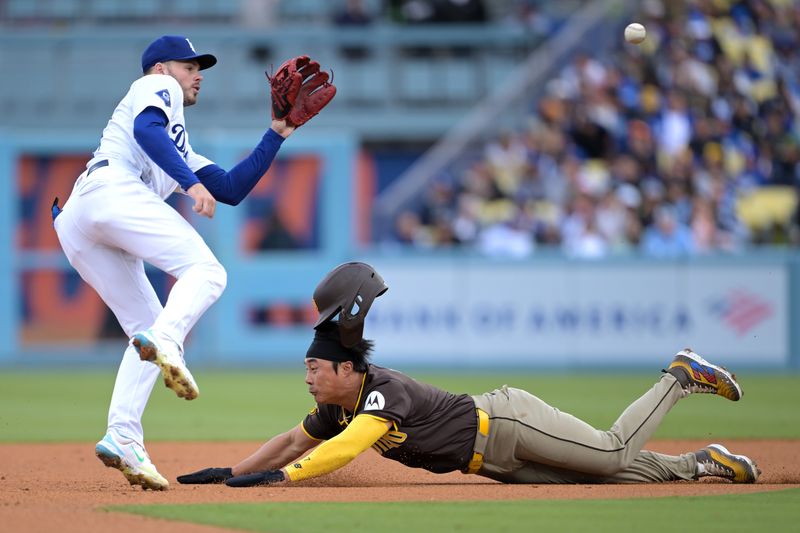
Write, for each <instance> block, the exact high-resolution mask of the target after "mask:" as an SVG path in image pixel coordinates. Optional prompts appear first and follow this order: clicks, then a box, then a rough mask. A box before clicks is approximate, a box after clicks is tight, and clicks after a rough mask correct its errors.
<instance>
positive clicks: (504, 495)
mask: <svg viewBox="0 0 800 533" xmlns="http://www.w3.org/2000/svg"><path fill="white" fill-rule="evenodd" d="M705 444H708V443H707V442H698V441H655V442H651V443H650V445H649V446H647V449H650V450H654V451H660V452H665V453H680V452H684V451H688V450H696V449H698V448H701V447H702V446H704V445H705ZM724 444H726V446H728V448H729V449H730V450H731V451H733V452H735V453H741V454H745V455H749V456H750V457H753V458H754V459H755V460H756V461H757V462H758V464H759V466H760V467H761V469H762V470H763V475H762V477H761V479H760V480H759V482H758V483H757V484H755V485H733V484H731V483H729V482H727V481H724V480H714V479H704V480H702V481H698V482H675V483H665V484H658V485H558V486H553V485H502V484H499V483H495V482H493V481H490V480H488V479H484V478H481V477H478V476H465V475H463V474H460V473H452V474H445V475H435V474H431V473H428V472H425V471H423V470H412V469H409V468H406V467H404V466H402V465H400V464H398V463H396V462H393V461H388V460H385V459H382V458H381V457H380V456H378V455H377V454H375V453H372V452H369V453H366V454H363V455H362V456H361V457H359V458H358V459H357V460H356V461H354V462H353V463H352V464H350V465H348V466H347V467H346V468H344V469H342V470H340V471H338V472H335V473H333V474H331V475H330V476H327V477H324V478H321V479H316V480H310V481H307V482H305V483H302V484H297V485H293V486H283V487H272V488H268V487H263V488H250V489H231V488H228V487H225V486H181V485H178V484H177V482H175V477H176V476H177V475H178V474H182V473H187V472H191V471H193V470H197V469H200V468H203V467H207V466H226V465H231V464H233V463H235V462H236V461H237V460H239V459H241V458H242V457H244V456H246V455H248V454H250V453H252V452H253V451H254V450H255V449H256V448H257V447H258V443H254V442H245V443H242V442H235V443H152V444H150V445H148V451H149V452H150V454H151V456H152V457H153V459H154V461H155V463H156V464H157V465H158V468H159V470H160V471H161V473H162V474H163V475H164V476H166V477H167V479H169V480H170V483H171V487H170V490H169V491H167V492H157V493H153V492H144V491H142V490H141V489H139V488H138V487H137V488H133V487H130V486H129V485H128V484H127V482H126V481H125V480H124V478H123V477H122V475H121V474H120V473H119V472H117V471H116V470H112V469H109V468H105V467H103V466H102V464H101V463H100V462H99V461H98V460H97V459H96V458H95V457H94V446H93V443H86V444H12V445H0V524H2V528H3V529H4V530H6V531H15V532H29V531H59V532H60V533H67V532H72V531H76V532H77V531H81V532H88V531H104V532H107V531H112V530H114V531H132V530H134V529H135V530H136V531H137V532H138V533H149V532H158V533H163V531H164V529H163V527H164V523H163V522H162V521H159V520H155V519H149V518H145V517H137V516H131V515H126V514H120V513H108V512H104V511H102V509H101V508H102V507H104V506H107V505H126V504H134V503H136V504H148V503H204V502H215V503H219V502H258V501H398V500H415V501H434V500H468V499H469V500H504V499H516V500H519V499H551V498H561V499H573V498H574V499H577V498H631V497H657V496H673V495H680V496H691V495H707V494H728V493H747V492H757V491H767V490H776V489H783V488H788V487H800V441H797V440H793V441H774V440H773V441H766V440H764V441H757V440H752V441H730V442H725V443H724ZM376 488H380V489H381V490H376ZM169 531H170V532H173V531H175V532H180V533H188V532H200V531H206V532H208V531H222V530H220V529H218V528H211V527H206V526H196V525H192V524H179V523H175V522H172V523H170V525H169Z"/></svg>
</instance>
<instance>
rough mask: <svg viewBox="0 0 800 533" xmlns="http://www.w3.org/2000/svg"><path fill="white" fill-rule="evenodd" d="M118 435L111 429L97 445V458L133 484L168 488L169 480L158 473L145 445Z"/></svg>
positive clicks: (157, 488)
mask: <svg viewBox="0 0 800 533" xmlns="http://www.w3.org/2000/svg"><path fill="white" fill-rule="evenodd" d="M117 435H118V437H115V436H114V434H113V433H112V432H111V430H109V431H108V433H106V435H105V437H103V440H101V441H100V442H98V443H97V444H96V445H95V447H94V453H95V455H97V458H98V459H100V460H101V461H102V462H103V464H104V465H106V466H107V467H109V468H116V469H117V470H119V471H120V472H122V475H123V476H125V479H127V480H128V483H130V484H131V485H133V486H135V485H139V486H141V487H142V488H143V489H144V490H147V489H150V490H167V489H168V488H169V482H168V481H167V480H166V478H164V476H162V475H161V474H159V473H158V470H156V467H155V465H154V464H153V463H152V462H151V461H150V456H149V455H147V452H146V451H145V449H144V447H143V446H141V445H140V444H138V443H136V442H134V441H133V440H131V439H128V438H126V437H125V436H123V435H120V434H117Z"/></svg>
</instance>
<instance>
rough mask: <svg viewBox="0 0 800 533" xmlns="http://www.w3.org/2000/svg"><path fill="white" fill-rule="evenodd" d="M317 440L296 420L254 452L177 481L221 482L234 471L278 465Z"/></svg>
mask: <svg viewBox="0 0 800 533" xmlns="http://www.w3.org/2000/svg"><path fill="white" fill-rule="evenodd" d="M317 444H319V441H318V440H316V439H312V438H311V437H309V436H308V435H307V434H306V432H305V431H303V427H302V424H298V425H297V426H295V427H294V428H292V429H290V430H289V431H287V432H285V433H281V434H280V435H276V436H274V437H272V438H271V439H269V440H268V441H267V442H265V443H264V444H263V445H262V446H261V448H259V449H258V450H256V452H255V453H253V455H251V456H250V457H248V458H247V459H245V460H243V461H242V462H240V463H239V464H237V465H236V466H234V467H233V468H230V467H224V468H204V469H203V470H198V471H197V472H192V473H191V474H185V475H183V476H178V483H182V484H185V485H198V484H207V483H222V482H224V481H225V480H227V479H228V478H230V477H232V476H234V475H237V476H238V475H241V474H246V473H248V472H256V471H260V470H270V469H273V468H280V467H282V466H283V465H285V464H286V463H288V462H289V461H292V460H294V459H297V458H298V457H300V456H301V455H302V454H304V453H306V452H307V451H308V450H310V449H311V448H313V447H314V446H316V445H317Z"/></svg>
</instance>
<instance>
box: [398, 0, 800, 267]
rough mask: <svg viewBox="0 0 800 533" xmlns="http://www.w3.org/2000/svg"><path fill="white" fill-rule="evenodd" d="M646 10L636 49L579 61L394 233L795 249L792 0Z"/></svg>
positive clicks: (798, 35) (708, 2)
mask: <svg viewBox="0 0 800 533" xmlns="http://www.w3.org/2000/svg"><path fill="white" fill-rule="evenodd" d="M641 6H642V12H641V13H640V14H639V15H638V18H633V17H632V18H631V20H638V21H639V22H642V23H643V24H644V25H645V26H646V28H647V32H648V34H647V39H646V40H645V42H644V43H642V44H641V45H638V46H634V45H630V44H624V43H622V42H621V43H620V46H619V47H617V48H615V49H614V50H613V53H610V54H606V55H604V56H601V57H595V56H592V55H586V54H582V55H578V56H577V57H575V58H574V60H573V61H571V62H570V64H569V65H567V66H566V67H565V68H564V69H563V70H562V71H561V72H560V74H559V75H558V76H557V78H556V79H553V80H552V81H551V82H550V83H549V84H548V85H547V88H546V91H545V92H546V94H545V96H544V97H542V98H540V99H538V100H537V101H536V102H534V103H533V107H534V109H533V110H532V113H531V117H530V118H531V120H530V121H529V124H530V126H529V127H527V128H526V129H525V131H509V132H504V133H502V134H500V135H498V136H497V137H496V138H493V139H490V140H489V141H488V142H487V143H486V145H485V146H484V147H483V148H482V149H480V150H478V152H480V153H476V154H473V155H474V156H475V157H473V158H472V159H471V163H470V164H469V165H468V167H466V168H463V169H461V170H460V171H459V172H457V173H455V175H451V176H449V177H443V178H442V179H439V180H437V181H436V182H435V183H433V184H432V185H431V187H430V189H429V190H427V192H426V194H425V197H424V199H423V202H422V205H421V207H420V208H419V209H413V210H408V211H405V212H403V213H401V214H400V215H399V217H398V218H397V219H396V224H395V231H394V233H395V240H396V241H397V242H399V243H403V244H408V245H411V246H415V247H419V248H442V247H471V248H475V249H478V250H480V251H481V252H483V253H485V254H488V255H499V256H511V257H525V256H528V255H530V254H532V253H535V250H536V249H537V247H540V248H541V247H550V248H553V247H557V248H560V249H561V250H562V251H563V253H565V254H567V255H569V256H571V257H576V258H586V259H591V258H600V257H605V256H609V255H612V254H620V253H631V252H633V253H642V254H644V255H647V256H652V257H663V258H666V257H683V256H689V255H696V254H703V253H709V252H720V251H721V252H735V251H739V250H742V249H744V248H746V247H748V246H750V245H754V244H797V243H798V241H799V240H800V239H798V230H797V228H798V215H797V210H796V206H797V190H798V186H799V185H800V128H799V126H800V125H799V124H798V117H800V32H798V30H797V28H800V2H798V1H797V0H794V1H792V0H741V1H733V0H693V1H687V2H667V1H666V0H644V1H643V2H642V4H641ZM619 34H620V41H622V39H621V34H622V31H621V28H620V30H619Z"/></svg>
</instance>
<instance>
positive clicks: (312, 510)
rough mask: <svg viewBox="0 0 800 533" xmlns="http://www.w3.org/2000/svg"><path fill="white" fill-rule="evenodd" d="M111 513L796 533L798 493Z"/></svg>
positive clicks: (424, 527) (385, 527)
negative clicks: (782, 532)
mask: <svg viewBox="0 0 800 533" xmlns="http://www.w3.org/2000/svg"><path fill="white" fill-rule="evenodd" d="M111 510H116V511H123V512H127V513H134V514H140V515H145V516H149V517H156V518H163V519H167V520H180V521H185V522H194V523H198V524H205V525H212V526H222V527H227V528H235V529H242V530H245V531H265V532H272V533H290V532H302V533H305V532H308V531H325V532H330V533H333V532H337V531H380V532H382V533H391V532H397V533H406V532H408V531H458V532H461V533H468V532H472V531H474V532H480V533H485V532H487V531H491V532H503V531H508V532H511V533H517V532H519V531H591V532H593V533H604V532H609V533H622V532H627V531H631V532H640V531H647V533H659V532H662V531H663V532H667V531H669V532H672V531H678V530H687V531H704V532H714V531H721V532H731V531H790V530H794V531H796V528H797V524H798V521H799V520H800V490H798V489H793V490H785V491H779V492H768V493H754V494H739V495H729V496H704V497H691V498H687V497H670V498H652V499H634V500H530V501H492V502H392V503H356V502H354V503H313V504H309V503H300V502H297V503H294V502H293V503H238V504H219V505H133V506H125V507H113V508H111Z"/></svg>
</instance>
